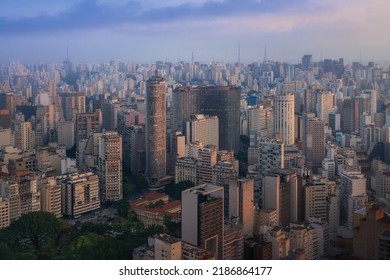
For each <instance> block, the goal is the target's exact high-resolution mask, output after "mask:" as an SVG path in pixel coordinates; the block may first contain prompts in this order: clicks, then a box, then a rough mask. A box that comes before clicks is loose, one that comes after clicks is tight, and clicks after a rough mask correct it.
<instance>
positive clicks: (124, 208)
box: [117, 199, 130, 219]
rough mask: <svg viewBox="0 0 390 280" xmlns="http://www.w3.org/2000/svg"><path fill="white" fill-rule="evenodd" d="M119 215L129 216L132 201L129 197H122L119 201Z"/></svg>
mask: <svg viewBox="0 0 390 280" xmlns="http://www.w3.org/2000/svg"><path fill="white" fill-rule="evenodd" d="M117 211H118V216H119V217H123V218H126V219H127V218H128V217H129V213H130V202H129V201H128V200H127V199H121V200H119V201H118V206H117Z"/></svg>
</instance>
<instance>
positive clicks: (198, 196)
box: [181, 184, 224, 259]
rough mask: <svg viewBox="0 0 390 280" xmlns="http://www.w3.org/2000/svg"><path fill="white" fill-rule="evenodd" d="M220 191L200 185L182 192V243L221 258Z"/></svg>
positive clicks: (221, 213) (221, 203)
mask: <svg viewBox="0 0 390 280" xmlns="http://www.w3.org/2000/svg"><path fill="white" fill-rule="evenodd" d="M223 204H224V202H223V188H222V187H218V186H214V185H209V184H202V185H198V186H196V187H193V188H189V189H187V190H185V191H183V192H182V223H181V224H182V227H181V229H182V234H181V236H182V241H184V242H187V243H190V244H192V245H194V246H199V247H202V248H204V249H207V250H209V251H211V252H212V253H213V254H214V256H215V258H216V259H222V258H223V241H224V236H223V234H224V215H223V209H224V207H223Z"/></svg>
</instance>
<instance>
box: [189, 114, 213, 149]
mask: <svg viewBox="0 0 390 280" xmlns="http://www.w3.org/2000/svg"><path fill="white" fill-rule="evenodd" d="M186 131H187V132H186V135H187V137H186V143H187V144H188V143H190V142H197V141H199V142H202V143H203V144H204V145H214V146H215V147H216V148H217V150H218V145H219V139H218V118H217V117H216V116H205V115H192V116H191V120H189V121H187V129H186Z"/></svg>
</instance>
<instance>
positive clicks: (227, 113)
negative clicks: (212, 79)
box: [199, 87, 240, 152]
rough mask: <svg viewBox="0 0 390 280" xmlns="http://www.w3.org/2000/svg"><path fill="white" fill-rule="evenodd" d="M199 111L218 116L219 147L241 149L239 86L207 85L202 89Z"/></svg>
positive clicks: (236, 150)
mask: <svg viewBox="0 0 390 280" xmlns="http://www.w3.org/2000/svg"><path fill="white" fill-rule="evenodd" d="M199 94H200V102H199V106H200V107H199V109H200V110H199V113H201V114H205V115H210V116H217V117H218V121H219V124H218V125H219V149H221V150H234V152H238V151H239V149H240V89H239V88H238V87H206V88H203V89H202V90H201V92H200V93H199Z"/></svg>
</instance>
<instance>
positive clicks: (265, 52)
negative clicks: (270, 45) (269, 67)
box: [264, 45, 267, 62]
mask: <svg viewBox="0 0 390 280" xmlns="http://www.w3.org/2000/svg"><path fill="white" fill-rule="evenodd" d="M266 61H267V45H264V62H266Z"/></svg>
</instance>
